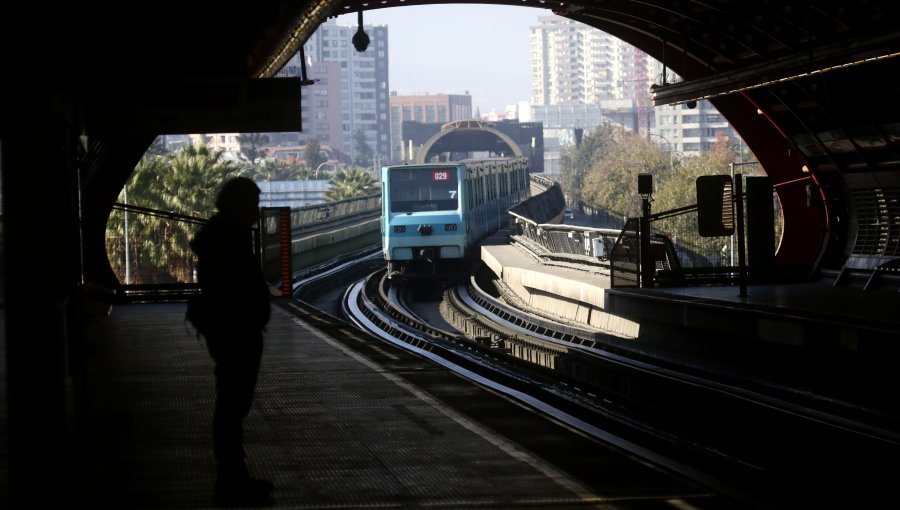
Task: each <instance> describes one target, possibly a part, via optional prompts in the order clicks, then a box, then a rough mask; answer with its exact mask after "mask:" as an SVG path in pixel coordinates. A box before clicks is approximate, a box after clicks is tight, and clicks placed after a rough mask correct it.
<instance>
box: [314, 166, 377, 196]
mask: <svg viewBox="0 0 900 510" xmlns="http://www.w3.org/2000/svg"><path fill="white" fill-rule="evenodd" d="M374 191H375V180H374V179H373V178H372V175H371V174H370V173H369V172H367V171H366V170H363V169H361V168H350V169H347V170H341V171H340V172H338V173H336V174H335V175H334V177H332V178H331V188H329V189H328V192H327V193H325V200H326V201H328V202H337V201H338V200H343V199H345V198H352V197H359V196H364V195H371V194H372V193H373V192H374Z"/></svg>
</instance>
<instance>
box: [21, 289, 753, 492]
mask: <svg viewBox="0 0 900 510" xmlns="http://www.w3.org/2000/svg"><path fill="white" fill-rule="evenodd" d="M184 312H185V305H184V304H183V303H159V304H156V303H154V304H129V305H116V306H115V307H114V308H113V309H112V311H111V313H110V314H109V316H104V317H96V318H93V319H92V320H91V323H90V324H89V328H88V330H87V343H86V350H85V373H84V375H83V378H82V380H81V382H80V385H81V388H80V389H79V390H78V391H77V395H78V398H77V399H76V404H77V405H76V408H77V409H80V411H79V413H78V415H77V422H78V423H79V424H80V426H79V427H77V437H76V440H75V444H76V445H77V451H76V452H74V456H73V459H72V466H71V473H72V477H73V480H74V482H75V483H74V486H73V487H71V488H70V490H71V492H72V494H71V496H70V498H69V499H70V500H71V501H72V508H90V509H100V508H103V509H106V508H108V509H124V508H145V509H169V508H171V509H178V508H207V507H213V506H214V505H213V484H214V478H215V470H214V459H213V454H212V449H211V416H212V410H213V405H214V400H215V397H214V387H213V384H214V379H213V372H212V370H213V366H212V363H211V361H210V358H209V356H208V354H207V352H206V350H205V346H204V345H203V344H202V341H201V340H198V339H197V338H196V336H195V334H194V332H193V330H192V329H191V328H190V327H189V326H188V325H187V324H186V323H185V322H184ZM265 342H266V346H265V352H264V356H263V361H262V370H261V374H260V379H259V385H258V390H257V393H256V398H255V400H254V404H253V408H252V410H251V413H250V415H249V417H248V418H247V419H246V422H245V429H246V431H245V444H246V449H247V452H248V463H249V465H250V469H251V471H252V474H253V475H255V476H257V477H261V478H267V479H270V480H272V481H273V482H274V484H275V491H274V507H275V508H311V509H312V508H316V509H317V508H342V509H345V508H453V509H459V508H509V509H512V508H547V509H555V508H559V509H563V508H607V509H616V508H622V509H624V508H630V509H652V508H696V509H704V508H741V507H742V506H740V505H737V504H736V503H733V502H732V499H731V498H730V497H722V496H721V495H719V494H717V493H716V492H715V491H713V490H711V489H709V488H708V487H706V486H704V485H703V484H698V483H697V482H696V481H691V480H689V479H688V477H686V476H684V475H683V474H680V473H679V472H678V469H677V468H672V467H671V466H669V467H659V466H657V465H654V464H653V463H651V462H648V461H647V460H645V459H640V458H638V457H636V456H633V455H632V454H630V453H628V452H627V451H626V449H623V448H621V445H616V444H614V443H609V442H604V441H598V440H596V439H593V438H589V437H585V435H583V434H580V433H577V432H575V431H573V430H571V429H570V428H569V427H567V426H565V425H564V424H562V423H561V422H559V421H557V420H555V419H554V418H552V417H550V416H548V415H546V414H543V413H539V412H536V411H535V410H532V409H530V408H528V407H526V406H524V405H521V404H520V403H518V402H515V401H513V400H512V399H509V398H507V397H504V396H502V395H500V394H499V393H498V392H495V391H492V390H491V389H489V388H487V387H485V386H483V385H481V384H479V383H478V382H473V381H471V380H468V379H466V378H464V377H461V376H460V375H458V374H456V373H454V372H453V371H451V370H449V369H447V368H445V367H442V366H439V365H437V364H435V363H433V362H431V361H429V360H427V359H425V358H423V357H421V356H419V355H417V354H415V353H410V352H407V351H405V350H402V349H400V348H398V347H395V346H393V345H392V344H388V343H385V342H383V341H379V340H376V339H373V338H371V337H369V336H367V335H366V334H364V333H362V332H360V331H358V330H355V329H354V328H352V327H350V326H348V325H347V324H346V323H343V322H341V321H337V320H336V319H334V318H332V317H330V316H328V315H325V314H322V313H321V312H318V311H316V310H312V309H308V308H307V307H305V305H304V304H303V303H298V302H297V301H294V300H290V301H280V302H278V303H276V304H275V305H274V306H273V315H272V321H271V323H270V325H269V328H268V331H267V333H266V335H265ZM7 489H9V488H8V487H7ZM53 490H62V488H53ZM39 501H40V498H39V497H36V498H35V502H36V503H39ZM14 507H15V506H14Z"/></svg>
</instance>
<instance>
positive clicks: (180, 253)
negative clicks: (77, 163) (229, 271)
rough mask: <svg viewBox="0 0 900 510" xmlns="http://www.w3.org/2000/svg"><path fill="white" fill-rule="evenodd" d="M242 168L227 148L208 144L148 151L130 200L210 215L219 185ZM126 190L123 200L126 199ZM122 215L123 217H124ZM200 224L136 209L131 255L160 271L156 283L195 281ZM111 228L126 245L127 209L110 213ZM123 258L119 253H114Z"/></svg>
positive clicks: (131, 184)
mask: <svg viewBox="0 0 900 510" xmlns="http://www.w3.org/2000/svg"><path fill="white" fill-rule="evenodd" d="M238 173H239V169H237V168H236V167H235V166H234V163H231V162H228V161H223V160H222V152H221V151H212V150H210V149H209V147H208V146H206V145H199V146H188V147H185V148H184V149H182V150H180V151H178V152H177V153H174V154H172V155H169V156H164V157H159V156H145V157H144V158H142V159H141V161H140V162H139V163H138V165H137V167H135V171H134V173H133V174H132V178H131V180H130V182H129V183H128V185H127V186H126V190H127V193H128V202H129V203H130V204H132V205H137V206H141V207H146V208H149V209H154V210H158V211H161V212H167V213H176V214H182V215H187V216H192V217H198V218H206V217H209V216H211V215H212V213H213V212H214V210H215V206H214V204H215V197H216V193H217V192H218V189H219V188H220V187H221V185H222V184H223V183H224V182H225V180H226V179H227V178H229V177H232V176H235V175H237V174H238ZM124 193H125V191H124V190H123V195H122V196H120V198H119V201H120V202H124V201H125V200H124V199H125V196H124ZM120 216H121V217H120ZM195 230H196V225H195V224H192V223H187V222H184V221H180V220H176V219H170V218H163V217H159V216H149V215H148V216H142V217H140V218H138V217H136V215H134V214H131V215H130V224H129V236H128V238H129V244H130V246H132V247H133V248H132V250H133V252H132V253H130V254H129V257H130V259H131V260H132V261H134V264H135V267H140V268H145V271H152V269H149V268H153V269H155V272H156V273H157V274H156V276H153V277H152V283H158V282H159V281H160V280H175V281H181V282H189V281H192V279H193V266H194V263H193V260H194V258H193V254H192V253H191V250H190V245H189V242H190V239H191V237H192V236H193V235H194V232H195ZM107 232H108V233H109V232H112V233H113V236H115V234H118V235H119V236H120V237H121V239H122V241H121V242H118V243H114V244H113V246H112V247H115V248H122V247H123V246H122V245H124V215H122V214H121V213H118V212H117V213H116V214H114V215H111V216H110V222H109V223H108V225H107ZM111 259H113V260H118V257H115V258H113V257H111Z"/></svg>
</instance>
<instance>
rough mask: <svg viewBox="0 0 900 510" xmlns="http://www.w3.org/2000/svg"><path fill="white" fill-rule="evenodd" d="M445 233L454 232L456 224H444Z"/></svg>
mask: <svg viewBox="0 0 900 510" xmlns="http://www.w3.org/2000/svg"><path fill="white" fill-rule="evenodd" d="M444 231H445V232H456V223H446V224H444Z"/></svg>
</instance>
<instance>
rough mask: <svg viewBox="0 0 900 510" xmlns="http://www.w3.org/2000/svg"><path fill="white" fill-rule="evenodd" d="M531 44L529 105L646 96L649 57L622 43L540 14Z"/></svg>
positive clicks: (651, 78) (579, 24) (572, 22)
mask: <svg viewBox="0 0 900 510" xmlns="http://www.w3.org/2000/svg"><path fill="white" fill-rule="evenodd" d="M530 42H531V83H532V101H531V102H532V104H533V105H555V104H599V103H600V101H604V100H611V99H636V98H638V97H645V98H649V88H650V85H651V84H652V83H653V75H652V74H651V73H652V66H651V61H652V59H650V58H647V56H646V54H645V53H644V52H642V51H641V50H639V49H637V48H635V47H634V46H631V45H630V44H627V43H625V42H623V41H622V40H621V39H618V38H616V37H613V36H611V35H609V34H607V33H605V32H602V31H600V30H597V29H596V28H593V27H590V26H588V25H585V24H583V23H578V22H576V21H572V20H570V19H567V18H563V17H562V16H540V17H538V25H535V26H532V27H531V35H530Z"/></svg>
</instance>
